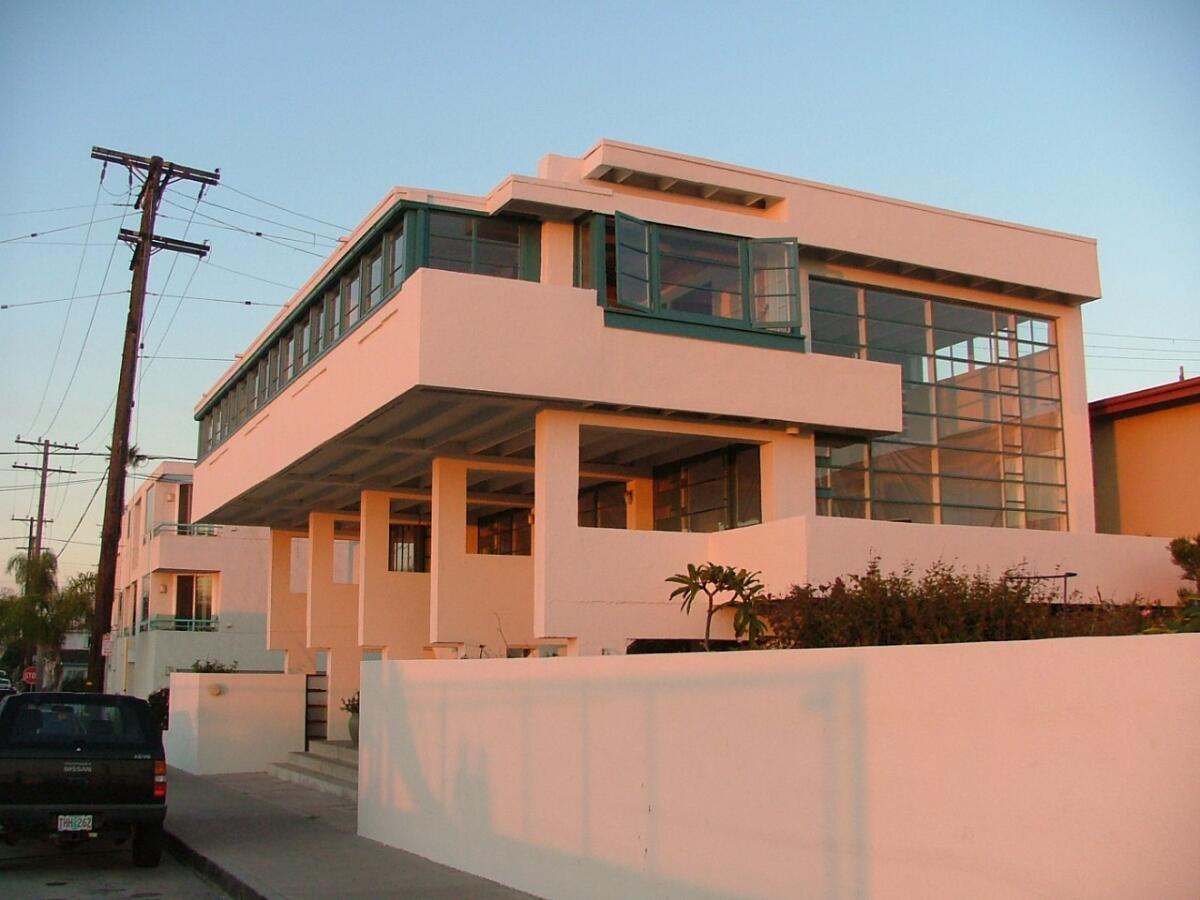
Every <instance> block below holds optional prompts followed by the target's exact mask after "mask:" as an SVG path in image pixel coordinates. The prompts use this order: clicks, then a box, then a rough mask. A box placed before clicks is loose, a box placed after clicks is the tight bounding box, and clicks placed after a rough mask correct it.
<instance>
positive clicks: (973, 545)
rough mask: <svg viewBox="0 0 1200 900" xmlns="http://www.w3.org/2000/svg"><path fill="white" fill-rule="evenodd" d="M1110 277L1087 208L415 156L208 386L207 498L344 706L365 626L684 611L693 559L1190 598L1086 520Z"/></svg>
mask: <svg viewBox="0 0 1200 900" xmlns="http://www.w3.org/2000/svg"><path fill="white" fill-rule="evenodd" d="M1099 294H1100V283H1099V269H1098V262H1097V255H1096V245H1095V242H1094V241H1093V240H1091V239H1089V238H1082V237H1076V236H1073V235H1066V234H1060V233H1055V232H1050V231H1043V230H1039V229H1035V228H1029V227H1026V226H1023V225H1014V224H1010V223H1005V222H997V221H992V220H988V219H983V218H980V217H978V216H972V215H965V214H961V213H956V212H949V211H946V210H940V209H934V208H930V207H926V206H920V205H918V204H914V203H908V202H904V201H898V200H893V199H888V198H884V197H878V196H872V195H868V194H862V193H858V192H854V191H849V190H846V189H843V188H836V187H829V186H826V185H820V184H814V183H811V182H806V181H802V180H799V179H795V178H790V177H785V176H780V175H773V174H769V173H763V172H756V171H751V170H747V169H743V168H739V167H737V166H733V165H729V164H726V163H718V162H712V161H707V160H701V159H694V158H690V157H685V156H680V155H678V154H674V153H667V152H664V151H659V150H653V149H648V148H643V147H636V146H631V145H628V144H622V143H617V142H613V141H601V142H600V143H598V144H597V145H596V146H595V147H593V148H592V149H591V150H589V151H588V152H587V153H585V154H584V155H583V156H582V157H578V158H572V157H563V156H548V157H546V158H545V159H544V160H543V161H542V162H541V164H540V166H539V171H538V175H537V177H527V176H519V175H514V176H511V177H508V178H506V179H504V180H503V181H502V182H501V183H500V184H499V185H498V186H497V187H496V188H495V189H494V190H493V191H492V192H490V193H489V194H487V195H486V196H483V197H474V196H463V195H458V194H446V193H438V192H431V191H428V190H420V189H412V188H397V189H395V190H393V191H392V192H390V193H389V194H388V195H387V196H386V197H385V198H384V199H383V200H382V201H381V202H380V203H379V205H378V206H377V207H376V208H375V209H374V210H373V211H372V212H371V213H370V214H369V215H368V216H367V217H366V219H365V220H364V221H363V222H362V224H361V225H359V226H358V228H357V229H356V230H355V231H354V232H353V233H352V234H351V235H349V237H348V239H347V240H346V241H345V242H344V245H343V246H342V247H341V248H340V249H339V250H338V251H337V252H336V253H335V254H334V255H333V256H331V257H330V258H329V259H328V260H327V261H326V262H325V263H324V264H323V265H322V266H321V267H320V268H319V269H318V270H317V271H316V272H315V273H314V274H313V276H312V277H311V278H310V279H309V281H308V282H307V283H306V284H305V285H304V287H303V288H302V289H301V290H300V291H299V292H298V293H297V294H296V296H295V297H294V298H293V299H292V300H291V302H290V303H288V304H287V306H286V308H285V309H284V310H283V311H282V312H281V313H280V314H279V315H278V316H277V317H276V318H275V319H274V320H273V321H272V322H271V323H270V324H269V325H268V326H267V328H266V329H265V330H264V332H263V333H262V334H261V335H260V337H259V338H258V339H257V340H255V341H254V342H253V343H252V344H251V346H250V347H248V348H247V349H246V351H245V352H244V353H242V354H241V355H240V358H239V361H238V362H237V363H236V364H235V365H234V366H232V367H231V368H230V369H229V370H228V371H227V372H226V373H225V374H224V375H223V376H222V377H221V378H220V379H219V381H218V382H217V383H216V384H215V385H214V387H213V388H212V390H211V391H210V392H208V393H207V394H206V395H205V396H204V398H203V399H202V400H201V402H200V403H199V405H198V406H197V408H196V418H197V420H198V421H199V423H200V443H199V457H200V461H199V462H198V464H197V466H196V491H195V507H196V512H197V517H198V518H199V519H202V520H204V521H222V522H240V523H244V524H246V525H256V526H263V527H269V528H270V529H271V560H272V566H271V569H272V577H271V600H270V610H269V618H268V636H269V637H268V639H269V641H270V646H271V647H272V648H275V649H279V650H284V651H286V652H287V659H288V663H287V666H288V670H289V671H311V670H312V667H313V664H314V654H315V653H316V652H317V651H323V652H324V653H325V654H326V658H327V662H328V666H329V677H330V724H331V736H334V737H336V736H338V729H339V727H340V726H339V722H340V721H341V718H344V717H340V716H339V712H338V710H337V708H336V705H335V704H336V698H338V697H339V696H345V695H347V694H349V693H351V692H353V690H354V688H355V686H356V685H357V682H358V662H359V660H360V659H362V658H364V657H365V656H366V655H367V654H371V655H385V656H387V657H390V658H420V657H422V656H443V655H449V656H477V655H488V656H505V655H510V656H520V655H528V654H533V653H537V654H542V655H545V654H557V653H568V654H599V653H623V652H625V650H626V648H627V647H628V645H629V643H630V642H631V641H632V640H635V639H638V638H658V639H664V638H666V639H669V638H683V637H689V638H690V637H695V636H697V635H698V634H700V633H701V631H702V629H703V624H702V622H701V621H700V618H698V617H696V616H693V617H692V618H690V619H689V618H687V617H685V616H684V615H683V614H681V612H680V611H679V608H678V606H677V604H674V603H671V602H669V601H668V599H667V598H668V595H669V593H670V591H669V586H668V585H665V584H664V579H665V578H666V577H668V576H669V575H671V574H673V573H676V572H679V571H681V570H683V569H684V568H685V567H686V565H687V564H688V563H699V562H704V561H706V560H713V561H716V562H721V563H725V564H731V565H736V566H744V567H747V568H750V569H757V570H761V572H762V577H763V580H764V582H765V583H766V584H767V586H768V587H769V588H771V589H773V590H778V591H783V590H786V589H787V587H788V586H789V585H790V584H793V583H797V582H805V581H809V580H812V581H821V580H825V579H830V578H833V577H835V576H838V575H842V574H845V573H848V572H854V571H861V570H862V569H863V567H864V566H865V565H866V564H867V562H868V561H869V560H870V559H871V558H872V557H874V556H878V557H880V558H881V560H882V562H883V564H884V565H885V566H895V567H899V566H903V565H904V564H905V563H908V562H911V563H914V564H916V565H918V566H923V565H925V564H927V563H929V562H932V561H933V560H936V559H944V560H947V561H953V562H957V563H958V564H960V565H965V566H968V567H972V568H974V567H976V566H987V567H990V568H991V569H992V570H993V571H994V572H999V571H1002V570H1005V569H1007V568H1009V567H1011V566H1015V565H1018V564H1021V563H1024V564H1026V567H1027V568H1026V571H1027V572H1031V573H1032V574H1038V575H1051V574H1054V573H1062V572H1066V571H1070V572H1072V573H1077V574H1076V575H1075V576H1074V580H1073V581H1072V583H1071V587H1072V588H1074V589H1078V590H1080V591H1082V592H1083V593H1084V594H1086V595H1089V596H1094V595H1095V592H1096V590H1098V589H1099V590H1101V591H1103V592H1104V594H1105V595H1106V596H1115V597H1118V598H1128V597H1132V596H1133V594H1134V593H1137V592H1140V593H1142V594H1144V595H1155V594H1158V595H1161V596H1168V597H1169V596H1172V595H1173V593H1174V582H1175V580H1176V576H1175V573H1174V572H1173V571H1172V570H1171V567H1170V564H1169V560H1167V557H1166V554H1165V553H1163V551H1162V548H1161V547H1160V546H1159V543H1158V542H1147V541H1143V540H1140V539H1134V538H1116V537H1109V536H1098V535H1096V534H1094V517H1095V512H1094V508H1093V498H1092V477H1091V455H1090V453H1089V431H1088V410H1087V400H1086V385H1085V378H1084V355H1083V335H1082V322H1081V311H1080V307H1081V305H1082V304H1083V303H1085V302H1088V301H1089V300H1092V299H1094V298H1096V297H1098V296H1099ZM724 627H725V628H726V631H727V630H728V624H727V623H726V624H725V625H724ZM727 633H728V631H727Z"/></svg>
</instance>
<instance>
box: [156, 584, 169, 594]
mask: <svg viewBox="0 0 1200 900" xmlns="http://www.w3.org/2000/svg"><path fill="white" fill-rule="evenodd" d="M158 592H159V593H160V594H165V593H166V592H167V586H166V585H165V584H160V585H159V586H158Z"/></svg>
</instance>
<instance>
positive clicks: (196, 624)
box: [138, 616, 219, 631]
mask: <svg viewBox="0 0 1200 900" xmlns="http://www.w3.org/2000/svg"><path fill="white" fill-rule="evenodd" d="M218 624H219V623H218V620H217V617H216V616H212V617H211V618H208V619H182V618H180V617H178V616H152V617H151V618H149V619H146V620H145V621H142V622H139V623H138V631H216V630H217V626H218Z"/></svg>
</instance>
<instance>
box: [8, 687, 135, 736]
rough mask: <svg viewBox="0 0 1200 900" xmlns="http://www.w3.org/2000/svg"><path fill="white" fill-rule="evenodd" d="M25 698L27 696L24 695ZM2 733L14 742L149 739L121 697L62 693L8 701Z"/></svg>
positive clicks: (133, 709) (132, 710)
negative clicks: (10, 702) (79, 695)
mask: <svg viewBox="0 0 1200 900" xmlns="http://www.w3.org/2000/svg"><path fill="white" fill-rule="evenodd" d="M22 699H23V700H24V699H25V698H22ZM5 706H6V707H8V708H7V709H5V710H4V712H5V713H6V715H4V716H3V717H0V736H2V737H3V740H4V743H6V744H8V745H10V746H14V747H16V746H24V747H48V746H54V745H56V744H70V745H75V744H79V743H81V742H82V743H85V744H120V745H133V744H144V743H146V733H145V730H144V728H143V727H142V722H141V719H140V717H139V716H138V714H137V709H136V707H134V706H133V705H131V704H128V703H123V702H121V701H120V699H118V698H103V697H86V696H84V697H80V698H79V699H74V698H71V699H69V700H64V698H63V697H62V696H58V697H47V698H46V699H45V700H40V699H33V700H25V702H22V703H20V704H18V705H16V706H15V709H14V708H13V706H14V705H13V704H5Z"/></svg>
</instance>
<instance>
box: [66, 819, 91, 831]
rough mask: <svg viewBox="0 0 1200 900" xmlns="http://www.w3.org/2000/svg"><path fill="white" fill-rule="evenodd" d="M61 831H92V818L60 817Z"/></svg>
mask: <svg viewBox="0 0 1200 900" xmlns="http://www.w3.org/2000/svg"><path fill="white" fill-rule="evenodd" d="M58 830H59V831H91V830H92V817H91V816H59V817H58Z"/></svg>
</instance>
